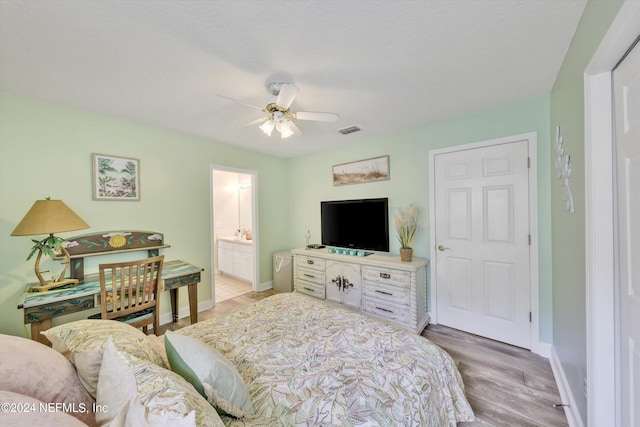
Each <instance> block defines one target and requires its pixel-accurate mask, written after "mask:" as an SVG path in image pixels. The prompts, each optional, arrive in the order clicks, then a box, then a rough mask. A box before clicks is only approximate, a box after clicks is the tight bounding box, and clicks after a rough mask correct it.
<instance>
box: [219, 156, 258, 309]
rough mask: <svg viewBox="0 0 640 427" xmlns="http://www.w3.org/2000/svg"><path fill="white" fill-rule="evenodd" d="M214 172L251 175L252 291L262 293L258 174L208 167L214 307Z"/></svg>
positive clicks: (221, 167) (248, 171)
mask: <svg viewBox="0 0 640 427" xmlns="http://www.w3.org/2000/svg"><path fill="white" fill-rule="evenodd" d="M214 171H224V172H234V173H240V174H244V175H251V224H252V225H251V232H252V234H253V236H252V237H251V239H252V240H253V244H252V245H251V246H252V248H253V291H254V292H256V291H263V290H265V289H263V288H262V287H261V286H260V282H259V280H260V257H259V255H260V254H259V250H258V248H259V247H260V243H259V242H260V232H259V230H258V202H257V201H258V172H257V171H255V170H250V169H239V168H233V167H229V166H222V165H209V198H210V201H209V227H210V229H209V234H210V235H209V247H210V249H209V250H210V252H209V253H210V257H209V258H210V259H209V261H210V263H211V265H210V269H211V270H210V271H211V272H212V273H211V296H212V298H211V299H212V300H213V304H214V306H215V301H216V300H215V298H216V297H215V274H213V272H214V271H215V263H214V254H215V244H216V239H215V228H214V226H213V224H214V218H213V172H214Z"/></svg>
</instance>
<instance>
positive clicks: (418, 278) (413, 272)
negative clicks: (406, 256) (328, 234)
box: [291, 248, 429, 333]
mask: <svg viewBox="0 0 640 427" xmlns="http://www.w3.org/2000/svg"><path fill="white" fill-rule="evenodd" d="M332 249H334V252H333V253H331V252H330V251H331V250H332ZM344 250H346V251H351V250H349V249H344ZM291 252H292V254H293V284H294V288H295V290H296V291H297V292H301V293H304V294H307V295H310V296H313V297H316V298H319V299H323V300H327V301H331V302H334V303H337V304H341V305H343V306H345V307H348V308H350V309H352V310H357V311H360V312H362V313H365V314H368V315H371V316H374V317H377V318H380V319H383V320H387V321H389V322H392V323H394V324H396V325H399V326H402V327H405V328H408V329H411V330H413V331H414V332H416V333H421V332H422V330H423V329H424V328H425V327H426V326H427V324H428V323H429V315H428V313H427V265H428V264H429V260H427V259H421V258H415V257H414V258H413V261H411V262H402V261H400V256H399V255H395V256H394V255H381V254H376V253H370V254H369V255H368V256H364V255H360V256H358V255H357V254H356V255H350V254H343V253H336V252H335V248H329V249H306V248H304V249H294V250H292V251H291ZM360 252H363V251H360Z"/></svg>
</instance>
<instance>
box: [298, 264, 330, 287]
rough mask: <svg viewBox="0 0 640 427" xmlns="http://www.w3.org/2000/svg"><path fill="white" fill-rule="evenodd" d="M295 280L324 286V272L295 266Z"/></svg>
mask: <svg viewBox="0 0 640 427" xmlns="http://www.w3.org/2000/svg"><path fill="white" fill-rule="evenodd" d="M296 278H298V279H300V280H306V281H308V282H312V283H316V284H318V285H324V278H325V274H324V270H322V271H320V270H313V269H311V268H307V267H302V266H297V268H296Z"/></svg>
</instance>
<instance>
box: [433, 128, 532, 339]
mask: <svg viewBox="0 0 640 427" xmlns="http://www.w3.org/2000/svg"><path fill="white" fill-rule="evenodd" d="M434 168H435V169H434V174H435V175H434V179H435V183H434V191H435V197H434V201H435V233H436V235H435V236H434V237H435V238H434V239H433V241H434V242H435V245H436V249H437V250H436V251H435V252H434V253H435V255H436V260H435V263H436V287H437V297H436V298H437V303H436V310H437V321H438V323H441V324H443V325H447V326H451V327H453V328H456V329H461V330H465V331H468V332H471V333H474V334H478V335H482V336H485V337H489V338H492V339H495V340H498V341H503V342H507V343H510V344H514V345H517V346H520V347H525V348H531V332H530V321H531V317H530V316H531V313H530V310H531V304H530V283H529V281H530V275H529V273H530V272H529V268H530V265H529V249H530V246H529V245H530V236H529V184H528V141H526V140H523V141H517V142H510V143H503V144H498V145H492V146H488V147H480V148H474V149H469V150H462V151H455V152H449V153H442V154H437V155H435V158H434Z"/></svg>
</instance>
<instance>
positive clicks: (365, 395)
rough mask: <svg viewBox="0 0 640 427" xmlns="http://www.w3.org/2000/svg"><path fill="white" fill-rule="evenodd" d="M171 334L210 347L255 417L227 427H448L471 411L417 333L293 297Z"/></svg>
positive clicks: (452, 372)
mask: <svg viewBox="0 0 640 427" xmlns="http://www.w3.org/2000/svg"><path fill="white" fill-rule="evenodd" d="M178 333H180V334H183V335H186V336H191V337H195V338H198V339H199V340H202V341H204V342H205V343H207V344H209V345H210V346H213V347H215V348H217V349H218V350H220V351H221V352H222V353H223V354H224V355H225V356H226V357H228V358H229V359H230V360H231V361H232V362H233V363H234V364H235V365H236V366H237V368H238V371H239V372H240V373H241V374H242V376H243V379H244V380H245V383H246V384H247V387H248V389H249V391H250V394H251V398H252V401H253V405H254V407H255V409H256V415H257V416H256V418H255V419H250V420H244V419H233V418H229V417H227V418H223V420H224V422H225V424H226V425H229V426H244V425H248V426H274V425H314V426H320V425H322V426H329V425H389V426H399V425H406V426H418V425H419V426H438V427H442V426H449V425H450V426H455V425H456V423H457V422H461V421H472V420H473V419H474V417H473V411H472V409H471V406H470V405H469V403H468V401H467V400H466V398H465V395H464V385H463V383H462V379H461V377H460V374H459V372H458V370H457V368H456V365H455V363H454V362H453V360H452V359H451V357H450V356H449V355H448V354H447V353H446V352H444V351H443V350H441V349H440V348H439V347H438V346H436V345H434V344H433V343H431V342H430V341H428V340H427V339H425V338H424V337H422V336H420V335H416V334H415V333H413V332H409V331H406V330H403V329H399V328H398V327H396V326H392V325H390V324H387V323H385V322H382V321H379V320H376V319H373V318H371V317H369V316H367V315H364V314H361V313H357V312H354V311H351V310H348V309H346V308H342V307H339V306H336V305H334V304H331V303H329V302H324V301H321V300H318V299H316V298H311V297H307V296H304V295H302V294H298V293H295V292H294V293H285V294H278V295H274V296H272V297H269V298H266V299H264V300H261V301H258V302H257V303H254V304H252V305H249V306H247V307H246V308H243V309H241V310H238V311H236V312H234V313H231V314H229V315H226V316H224V317H221V318H214V319H211V320H207V321H204V322H200V323H197V324H194V325H190V326H187V327H185V328H183V329H181V330H179V331H178Z"/></svg>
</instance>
